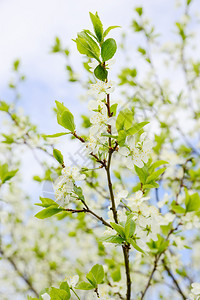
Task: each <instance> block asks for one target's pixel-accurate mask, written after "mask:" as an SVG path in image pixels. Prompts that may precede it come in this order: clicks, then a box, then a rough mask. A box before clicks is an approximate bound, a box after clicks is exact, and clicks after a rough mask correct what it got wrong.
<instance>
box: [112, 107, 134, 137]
mask: <svg viewBox="0 0 200 300" xmlns="http://www.w3.org/2000/svg"><path fill="white" fill-rule="evenodd" d="M132 124H133V113H132V111H130V110H129V109H124V110H121V111H120V112H119V114H118V116H117V120H116V128H117V131H118V132H119V131H120V130H126V131H128V129H130V128H131V126H132Z"/></svg>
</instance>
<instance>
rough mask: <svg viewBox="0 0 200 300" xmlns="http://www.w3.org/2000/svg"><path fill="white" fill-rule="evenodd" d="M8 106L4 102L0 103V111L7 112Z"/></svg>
mask: <svg viewBox="0 0 200 300" xmlns="http://www.w3.org/2000/svg"><path fill="white" fill-rule="evenodd" d="M9 108H10V106H9V105H8V104H7V103H6V102H5V101H0V110H1V111H6V112H8V111H9Z"/></svg>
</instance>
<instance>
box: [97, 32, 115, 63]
mask: <svg viewBox="0 0 200 300" xmlns="http://www.w3.org/2000/svg"><path fill="white" fill-rule="evenodd" d="M116 51H117V44H116V42H115V40H114V39H112V38H110V39H107V40H106V41H105V42H104V43H103V44H102V46H101V57H102V59H103V62H105V61H108V60H109V59H111V58H112V57H113V56H114V55H115V52H116Z"/></svg>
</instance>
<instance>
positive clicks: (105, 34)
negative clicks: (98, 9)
mask: <svg viewBox="0 0 200 300" xmlns="http://www.w3.org/2000/svg"><path fill="white" fill-rule="evenodd" d="M120 27H121V26H109V27H108V28H107V29H106V30H105V31H104V33H103V37H104V38H105V37H106V36H107V35H108V34H109V32H110V31H111V30H112V29H115V28H120Z"/></svg>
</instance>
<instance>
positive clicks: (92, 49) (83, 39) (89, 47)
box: [75, 31, 100, 62]
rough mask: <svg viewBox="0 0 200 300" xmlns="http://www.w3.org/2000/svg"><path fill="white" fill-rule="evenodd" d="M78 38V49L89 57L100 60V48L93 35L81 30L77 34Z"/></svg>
mask: <svg viewBox="0 0 200 300" xmlns="http://www.w3.org/2000/svg"><path fill="white" fill-rule="evenodd" d="M77 36H78V37H77V39H76V40H75V42H76V45H77V49H78V51H79V52H80V53H81V54H85V55H87V56H88V57H93V58H95V59H96V60H98V61H99V62H100V60H99V55H100V49H99V46H98V45H97V43H96V42H95V41H94V40H93V39H92V38H91V36H90V35H89V34H88V33H87V32H85V31H81V32H80V33H78V35H77Z"/></svg>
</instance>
